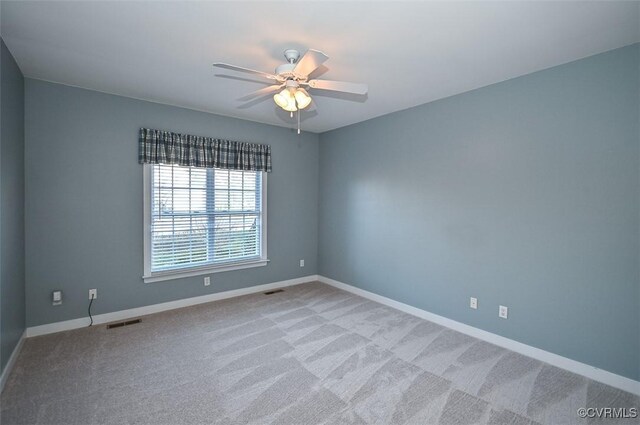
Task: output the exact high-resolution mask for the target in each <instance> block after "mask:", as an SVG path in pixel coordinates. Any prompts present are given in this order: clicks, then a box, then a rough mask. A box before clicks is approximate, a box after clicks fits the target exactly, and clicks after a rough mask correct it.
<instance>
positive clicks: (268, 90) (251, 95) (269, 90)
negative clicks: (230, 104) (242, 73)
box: [238, 84, 283, 101]
mask: <svg viewBox="0 0 640 425" xmlns="http://www.w3.org/2000/svg"><path fill="white" fill-rule="evenodd" d="M282 86H283V84H281V85H277V84H276V85H274V86H268V87H265V88H263V89H260V90H256V91H254V92H253V93H249V94H248V95H246V96H242V97H241V98H239V99H238V100H243V101H244V100H251V99H253V98H255V97H259V96H264V95H266V94H269V93H273V92H275V91H278V90H280V89H281V88H282Z"/></svg>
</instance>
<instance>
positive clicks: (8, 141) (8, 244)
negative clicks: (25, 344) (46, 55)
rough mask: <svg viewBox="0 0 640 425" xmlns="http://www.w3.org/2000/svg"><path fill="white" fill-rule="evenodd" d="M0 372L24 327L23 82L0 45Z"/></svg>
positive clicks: (9, 55) (5, 50) (4, 49)
mask: <svg viewBox="0 0 640 425" xmlns="http://www.w3.org/2000/svg"><path fill="white" fill-rule="evenodd" d="M0 45H1V46H0V50H1V52H0V66H1V68H2V69H1V71H0V80H2V82H1V88H0V104H1V108H0V110H1V113H0V115H1V116H0V121H1V122H0V370H4V367H5V366H6V364H7V361H8V360H9V357H10V356H11V353H12V352H13V349H14V348H15V346H16V344H17V343H18V341H19V340H20V336H21V335H22V332H23V331H24V327H25V304H24V295H25V294H24V290H25V287H24V286H25V276H24V246H25V245H24V78H23V77H22V72H20V69H19V68H18V65H17V64H16V62H15V60H14V59H13V56H11V53H10V52H9V50H8V49H7V46H5V44H4V41H0Z"/></svg>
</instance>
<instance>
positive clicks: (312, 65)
mask: <svg viewBox="0 0 640 425" xmlns="http://www.w3.org/2000/svg"><path fill="white" fill-rule="evenodd" d="M284 57H285V59H286V60H287V63H285V64H282V65H280V66H278V67H277V68H276V70H275V73H273V74H269V73H267V72H262V71H256V70H253V69H249V68H243V67H241V66H235V65H229V64H227V63H214V64H213V66H216V67H218V68H224V69H229V70H232V71H238V72H244V73H247V74H253V75H258V76H260V77H262V78H266V79H268V80H273V82H274V83H273V85H270V86H268V87H265V88H263V89H260V90H257V91H255V92H253V93H251V94H249V95H248V96H245V97H244V98H245V99H246V98H252V97H258V96H264V95H267V94H270V93H273V92H278V93H276V94H275V95H274V96H273V100H274V102H275V103H276V105H278V106H279V107H281V108H282V109H284V110H285V111H287V112H289V113H290V114H291V117H293V113H294V112H296V111H297V112H298V134H300V111H301V110H302V109H305V108H307V107H308V106H309V105H310V104H311V101H312V99H311V96H310V95H309V92H308V91H307V90H311V89H312V90H331V91H335V92H342V93H351V94H357V95H366V94H367V90H368V88H367V85H366V84H359V83H348V82H345V81H329V80H316V79H311V80H310V79H309V74H311V73H312V72H313V71H315V70H316V69H318V67H320V66H321V65H322V64H323V63H324V62H325V61H326V60H327V59H329V56H327V55H325V54H324V53H322V52H321V51H319V50H314V49H309V50H307V52H306V53H305V54H304V56H302V57H300V52H298V51H297V50H294V49H289V50H285V51H284Z"/></svg>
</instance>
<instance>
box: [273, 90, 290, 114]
mask: <svg viewBox="0 0 640 425" xmlns="http://www.w3.org/2000/svg"><path fill="white" fill-rule="evenodd" d="M290 98H291V93H289V90H288V89H284V90H282V91H281V92H280V93H276V94H274V95H273V101H274V102H276V105H278V106H279V107H281V108H282V109H284V108H286V107H287V106H288V105H289V103H290V100H289V99H290Z"/></svg>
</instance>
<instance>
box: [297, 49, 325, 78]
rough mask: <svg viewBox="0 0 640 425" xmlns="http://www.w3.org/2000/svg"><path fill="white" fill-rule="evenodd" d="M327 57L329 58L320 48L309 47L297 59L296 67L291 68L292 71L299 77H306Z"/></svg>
mask: <svg viewBox="0 0 640 425" xmlns="http://www.w3.org/2000/svg"><path fill="white" fill-rule="evenodd" d="M327 59H329V56H327V55H325V54H324V53H322V52H321V51H320V50H314V49H309V50H307V53H305V54H304V56H303V57H302V58H300V59H299V60H298V63H296V67H295V68H293V73H294V74H296V75H298V76H300V77H306V76H307V75H309V74H311V73H312V72H313V71H315V70H316V69H317V68H318V67H319V66H320V65H322V64H323V63H324V62H325V61H326V60H327Z"/></svg>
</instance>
